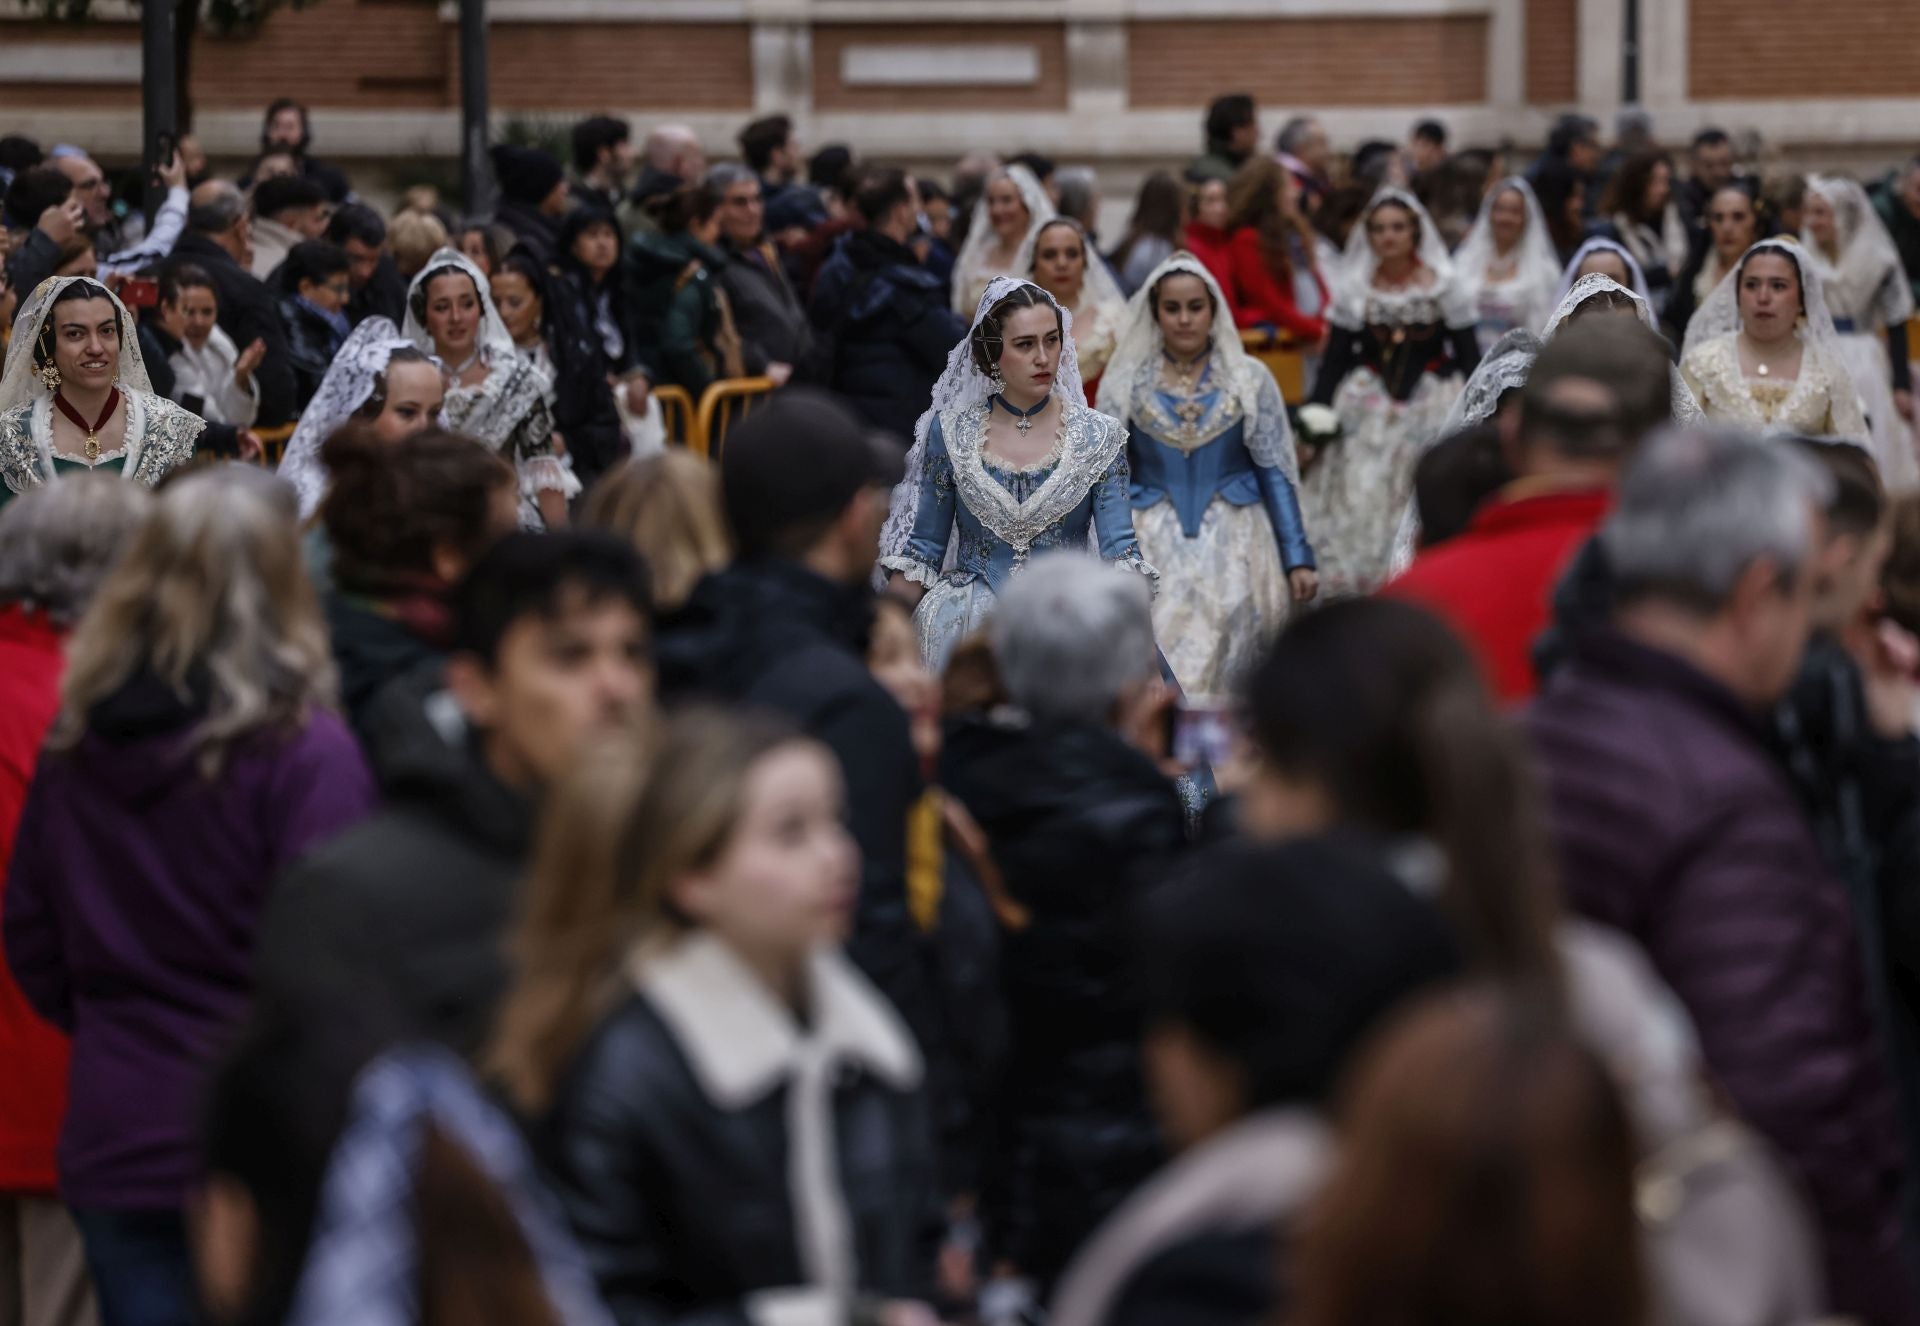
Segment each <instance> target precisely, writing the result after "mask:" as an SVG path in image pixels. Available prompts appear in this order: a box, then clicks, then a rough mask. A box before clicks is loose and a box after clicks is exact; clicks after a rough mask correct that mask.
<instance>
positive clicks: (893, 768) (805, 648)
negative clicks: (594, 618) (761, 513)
mask: <svg viewBox="0 0 1920 1326" xmlns="http://www.w3.org/2000/svg"><path fill="white" fill-rule="evenodd" d="M872 625H873V600H872V596H871V595H870V594H869V593H868V592H867V591H866V590H865V589H864V588H861V587H852V588H848V587H845V586H841V585H835V584H832V583H831V582H829V581H827V580H825V579H823V578H821V577H820V576H817V575H815V574H814V573H813V572H811V571H808V570H807V569H806V568H804V567H802V566H800V565H798V564H796V563H793V562H786V561H780V560H778V559H771V558H770V559H766V560H762V561H757V562H750V563H743V564H740V565H736V566H732V567H729V568H727V569H726V570H724V571H720V572H717V573H716V574H714V575H710V576H708V577H707V578H706V579H705V580H702V581H701V582H700V583H699V584H698V585H696V586H694V590H693V594H692V595H691V596H690V597H689V598H688V600H687V603H686V605H685V606H684V607H683V608H682V609H681V610H680V611H679V612H678V613H677V614H675V615H674V616H672V617H670V618H668V619H667V620H666V621H664V622H662V623H661V624H660V629H659V639H658V644H657V648H656V651H655V653H656V659H657V661H658V666H659V670H660V690H661V693H662V695H663V697H664V698H666V699H667V700H668V701H669V702H681V701H686V700H697V699H709V700H719V701H724V702H729V703H737V704H749V705H756V706H759V707H762V708H766V709H771V710H773V711H774V712H775V713H778V714H782V715H784V716H786V717H787V718H789V719H791V720H792V721H793V722H794V723H796V724H798V725H799V726H800V727H801V728H802V729H803V730H805V731H806V732H807V733H808V734H809V735H811V736H814V737H817V738H818V739H819V740H820V741H822V742H824V743H825V744H826V745H827V746H828V747H829V748H830V749H831V750H832V751H833V753H834V755H835V756H836V757H837V758H838V759H839V761H840V768H841V772H842V773H843V774H844V775H845V777H846V780H847V813H848V827H849V828H850V829H851V830H852V832H853V836H854V838H855V840H856V841H858V842H859V844H860V855H861V859H862V861H863V863H864V864H863V866H862V869H861V877H860V899H859V904H858V910H857V912H856V915H855V919H854V933H853V939H852V941H851V942H850V943H849V944H848V945H847V953H848V956H850V957H852V958H853V960H854V961H855V962H856V963H858V964H859V966H860V968H861V970H863V971H864V972H866V974H867V976H868V978H869V979H870V980H872V981H873V983H874V984H875V985H877V986H879V987H880V991H881V993H883V994H885V995H886V996H887V997H888V998H889V999H891V1000H892V1001H893V1004H894V1007H896V1008H897V1009H899V1010H900V1012H901V1014H902V1015H903V1016H904V1017H905V1018H906V1020H907V1024H908V1026H909V1027H911V1028H912V1029H913V1032H914V1035H915V1036H916V1037H917V1038H918V1039H919V1041H920V1044H921V1047H922V1048H923V1049H924V1050H926V1052H927V1054H928V1057H929V1058H937V1057H939V1052H938V1050H937V1049H936V1048H935V1046H936V1045H937V1044H938V1042H939V1039H940V1035H939V1031H938V1021H939V1019H938V1018H937V1016H936V1014H935V1011H934V1003H933V995H932V993H931V982H930V976H929V972H928V962H929V958H928V954H927V952H926V946H925V944H924V943H923V941H922V937H921V935H920V933H919V931H918V930H917V929H916V927H915V926H914V923H913V917H912V915H911V913H910V912H909V911H908V909H907V817H908V813H909V812H910V811H911V810H912V808H913V806H914V803H915V802H917V801H918V800H919V799H920V796H921V792H922V790H923V788H924V780H923V779H922V778H921V775H920V761H919V758H918V756H916V755H915V754H914V750H913V740H912V737H911V736H910V735H909V733H908V729H907V716H906V714H905V713H904V712H903V711H902V710H901V708H900V706H899V705H898V704H896V703H895V702H894V699H893V697H892V696H891V695H889V694H888V693H887V691H886V689H885V688H884V687H882V686H881V685H880V683H879V682H877V681H875V680H874V679H873V674H872V673H870V672H868V671H867V663H866V647H867V634H868V632H869V631H870V630H871V629H872Z"/></svg>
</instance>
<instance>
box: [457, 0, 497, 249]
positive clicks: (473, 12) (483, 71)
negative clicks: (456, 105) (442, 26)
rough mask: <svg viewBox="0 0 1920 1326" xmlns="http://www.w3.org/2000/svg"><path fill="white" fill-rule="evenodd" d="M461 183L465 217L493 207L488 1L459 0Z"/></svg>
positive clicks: (485, 211)
mask: <svg viewBox="0 0 1920 1326" xmlns="http://www.w3.org/2000/svg"><path fill="white" fill-rule="evenodd" d="M460 186H461V192H462V194H463V196H464V198H465V201H466V206H467V215H468V216H485V215H487V214H488V213H489V212H491V211H492V210H493V170H492V163H491V162H490V161H489V160H488V159H487V0H460Z"/></svg>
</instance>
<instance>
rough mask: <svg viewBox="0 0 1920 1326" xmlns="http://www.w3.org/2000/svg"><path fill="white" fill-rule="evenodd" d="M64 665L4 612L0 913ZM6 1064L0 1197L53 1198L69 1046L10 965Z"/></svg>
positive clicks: (5, 985) (0, 630) (0, 1100)
mask: <svg viewBox="0 0 1920 1326" xmlns="http://www.w3.org/2000/svg"><path fill="white" fill-rule="evenodd" d="M63 665H64V657H63V655H62V652H61V633H60V632H59V631H58V630H56V629H55V628H54V626H53V625H52V624H51V623H50V622H48V621H47V619H46V618H45V617H43V616H41V615H40V614H38V613H29V612H27V611H25V610H24V609H22V608H20V607H17V606H8V607H6V608H0V908H4V906H5V901H6V895H5V889H6V868H7V864H8V863H9V862H10V861H11V860H12V859H13V840H14V833H15V830H16V829H17V828H18V827H19V824H20V811H21V809H22V807H24V806H25V805H26V801H27V785H28V784H29V783H30V782H32V781H33V767H34V763H35V761H36V760H38V759H39V756H40V744H41V742H42V741H43V740H44V739H45V738H46V735H47V729H48V728H49V727H51V726H52V725H53V719H54V715H55V714H56V713H58V712H59V709H60V673H61V669H62V667H63ZM0 915H4V912H3V911H0ZM0 1064H5V1065H6V1071H4V1072H0V1192H7V1193H31V1194H35V1195H51V1194H52V1192H53V1190H54V1163H53V1152H54V1144H55V1143H56V1142H58V1141H59V1139H60V1121H61V1119H62V1117H64V1116H65V1114H66V1112H67V1038H66V1037H65V1036H63V1035H62V1034H61V1033H60V1032H58V1031H56V1030H54V1028H53V1027H52V1026H50V1025H49V1024H48V1023H47V1022H45V1021H44V1020H42V1018H41V1017H40V1015H39V1014H38V1013H35V1012H34V1011H33V1009H32V1008H30V1007H28V1005H27V1001H26V999H25V998H24V997H23V996H22V995H21V993H20V990H19V987H18V986H16V985H15V984H14V983H13V977H12V976H11V975H9V974H8V973H7V970H6V963H5V962H4V961H0Z"/></svg>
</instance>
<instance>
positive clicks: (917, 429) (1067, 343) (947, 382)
mask: <svg viewBox="0 0 1920 1326" xmlns="http://www.w3.org/2000/svg"><path fill="white" fill-rule="evenodd" d="M1014 169H1016V170H1018V169H1019V167H1017V166H1016V167H1014ZM1021 286H1028V287H1031V288H1032V290H1033V291H1034V292H1035V293H1036V294H1038V295H1039V296H1040V297H1041V298H1042V299H1044V300H1045V301H1046V302H1047V303H1048V304H1049V305H1050V306H1051V307H1053V308H1054V309H1057V310H1058V311H1059V313H1060V325H1061V334H1060V367H1059V368H1058V369H1056V370H1055V372H1054V376H1053V394H1054V395H1055V396H1056V397H1058V398H1059V399H1060V400H1061V402H1062V403H1063V404H1064V405H1067V406H1079V407H1080V408H1081V409H1085V408H1086V405H1085V402H1086V399H1087V389H1086V386H1085V385H1084V384H1083V383H1082V382H1081V380H1080V357H1079V355H1078V354H1077V353H1076V352H1075V351H1074V348H1073V314H1072V313H1071V312H1069V311H1068V310H1066V309H1064V308H1061V307H1060V303H1059V301H1058V300H1056V299H1055V298H1054V297H1053V296H1052V295H1050V294H1048V293H1047V292H1046V291H1045V290H1043V289H1041V288H1040V287H1039V286H1037V285H1034V284H1033V282H1031V281H1027V280H1023V279H1021V278H1020V277H1017V276H996V277H995V278H994V279H993V281H992V282H991V283H989V284H988V286H987V292H986V294H984V295H982V296H981V297H980V305H979V307H978V308H976V309H975V310H974V314H973V322H972V324H971V325H970V326H969V327H968V328H967V334H966V335H965V336H963V337H961V338H960V342H959V344H957V345H955V346H954V347H953V349H952V350H951V351H949V352H948V354H947V367H946V371H945V372H943V373H942V374H941V375H940V380H939V381H938V382H935V383H934V384H933V402H932V404H931V405H930V406H928V408H927V410H926V412H925V413H924V414H922V415H921V416H920V419H919V422H917V423H916V424H914V426H913V449H912V450H911V451H909V452H907V472H906V475H905V477H903V478H902V479H901V480H900V482H899V484H898V485H896V486H895V488H894V490H893V499H892V501H891V503H890V504H889V506H888V509H887V523H886V525H885V527H884V528H882V530H881V532H880V556H881V559H882V564H883V567H884V563H885V560H886V559H887V558H898V557H900V556H901V555H902V554H903V553H905V551H906V547H907V544H908V542H909V541H910V540H911V539H912V538H913V522H914V515H915V512H916V511H917V510H918V509H919V503H920V486H921V484H922V483H923V482H924V481H925V479H926V474H927V438H928V435H929V434H931V433H932V431H933V421H934V419H935V418H936V417H938V416H941V415H948V416H958V415H959V414H960V413H961V412H963V411H965V410H968V409H970V408H972V407H973V406H976V405H984V404H986V402H987V401H988V399H989V398H990V397H992V395H993V394H994V386H993V380H992V379H991V378H989V377H988V376H987V375H986V374H985V373H982V372H981V371H980V369H979V367H978V366H977V365H976V364H975V363H974V362H973V329H974V328H975V327H978V326H979V325H980V324H981V322H982V321H984V320H985V319H986V316H987V314H988V312H989V311H990V310H991V309H992V308H993V306H994V305H995V304H998V303H999V302H1000V301H1001V300H1003V299H1005V298H1006V297H1007V296H1008V295H1010V294H1012V293H1013V292H1014V291H1015V290H1018V289H1019V288H1020V287H1021ZM956 542H957V540H952V539H950V540H949V541H948V543H947V556H948V557H949V559H951V557H952V556H953V550H954V544H955V543H956ZM877 578H878V579H884V571H882V572H881V573H878V574H877Z"/></svg>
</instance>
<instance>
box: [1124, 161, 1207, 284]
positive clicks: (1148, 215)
mask: <svg viewBox="0 0 1920 1326" xmlns="http://www.w3.org/2000/svg"><path fill="white" fill-rule="evenodd" d="M1186 211H1187V192H1186V190H1185V188H1183V187H1182V186H1181V184H1180V181H1179V180H1177V179H1175V178H1174V177H1173V176H1171V175H1169V174H1167V172H1166V171H1164V170H1156V171H1155V172H1154V173H1153V174H1151V175H1149V176H1147V178H1146V179H1145V180H1144V181H1142V183H1141V185H1140V196H1139V198H1138V199H1136V200H1135V202H1134V204H1133V219H1132V220H1130V221H1129V222H1127V233H1126V234H1125V235H1124V236H1123V237H1122V238H1121V240H1120V243H1119V244H1117V245H1115V246H1114V250H1113V252H1112V253H1109V254H1108V255H1107V261H1108V262H1109V263H1111V264H1112V265H1113V270H1114V274H1115V275H1116V276H1117V277H1119V279H1120V289H1121V290H1122V291H1124V292H1125V293H1126V294H1127V295H1128V296H1132V294H1133V292H1134V291H1136V290H1138V289H1139V288H1140V286H1141V283H1142V282H1144V281H1145V280H1146V279H1147V273H1148V272H1151V271H1152V270H1153V269H1154V268H1156V267H1158V266H1159V265H1160V264H1161V263H1163V262H1165V261H1166V260H1167V259H1168V258H1171V257H1172V256H1173V254H1174V251H1175V250H1176V249H1180V248H1184V247H1185V237H1184V236H1183V235H1182V233H1181V231H1182V227H1183V224H1184V222H1185V220H1186Z"/></svg>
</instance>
